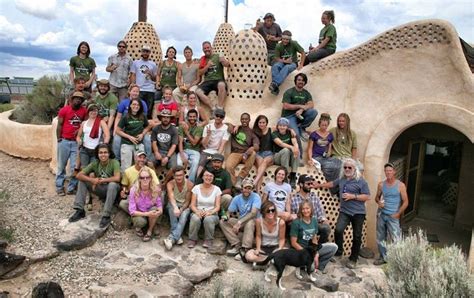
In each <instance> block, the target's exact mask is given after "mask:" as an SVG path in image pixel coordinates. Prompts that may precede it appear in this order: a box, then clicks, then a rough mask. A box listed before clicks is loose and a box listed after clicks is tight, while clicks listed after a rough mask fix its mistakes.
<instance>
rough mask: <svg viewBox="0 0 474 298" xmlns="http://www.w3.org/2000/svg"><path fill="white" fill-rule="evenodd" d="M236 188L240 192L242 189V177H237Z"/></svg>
mask: <svg viewBox="0 0 474 298" xmlns="http://www.w3.org/2000/svg"><path fill="white" fill-rule="evenodd" d="M234 187H235V188H236V189H238V190H241V189H242V177H237V182H235V185H234Z"/></svg>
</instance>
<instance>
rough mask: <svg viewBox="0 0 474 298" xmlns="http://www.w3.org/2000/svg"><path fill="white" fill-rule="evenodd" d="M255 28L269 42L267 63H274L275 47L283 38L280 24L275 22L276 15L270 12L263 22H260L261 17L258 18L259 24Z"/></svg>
mask: <svg viewBox="0 0 474 298" xmlns="http://www.w3.org/2000/svg"><path fill="white" fill-rule="evenodd" d="M253 29H254V30H255V31H257V32H258V33H259V34H260V35H261V36H262V37H263V39H265V43H266V44H267V63H268V65H272V64H273V59H274V58H275V47H276V46H277V44H278V42H279V41H280V40H281V35H282V31H281V28H280V25H278V24H277V23H275V16H274V15H273V14H272V13H270V12H269V13H267V14H265V16H264V17H263V23H262V22H260V19H258V20H257V24H256V26H255V28H253Z"/></svg>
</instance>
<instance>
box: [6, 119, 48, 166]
mask: <svg viewBox="0 0 474 298" xmlns="http://www.w3.org/2000/svg"><path fill="white" fill-rule="evenodd" d="M11 114H12V111H6V112H4V113H1V114H0V150H1V151H3V152H5V153H8V154H10V155H13V156H16V157H22V158H39V159H50V158H51V125H32V124H21V123H18V122H14V121H11V120H10V119H9V117H10V115H11Z"/></svg>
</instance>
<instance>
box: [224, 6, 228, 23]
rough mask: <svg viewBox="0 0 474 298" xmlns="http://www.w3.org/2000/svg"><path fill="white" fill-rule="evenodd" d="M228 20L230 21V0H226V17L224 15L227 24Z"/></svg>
mask: <svg viewBox="0 0 474 298" xmlns="http://www.w3.org/2000/svg"><path fill="white" fill-rule="evenodd" d="M228 20H229V0H225V15H224V21H225V23H228Z"/></svg>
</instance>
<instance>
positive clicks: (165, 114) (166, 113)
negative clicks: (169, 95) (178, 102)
mask: <svg viewBox="0 0 474 298" xmlns="http://www.w3.org/2000/svg"><path fill="white" fill-rule="evenodd" d="M160 117H173V115H171V111H170V110H167V109H164V110H162V111H161V112H160Z"/></svg>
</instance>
